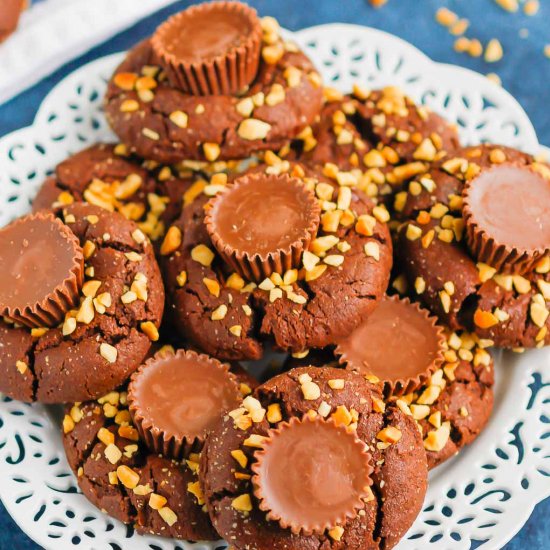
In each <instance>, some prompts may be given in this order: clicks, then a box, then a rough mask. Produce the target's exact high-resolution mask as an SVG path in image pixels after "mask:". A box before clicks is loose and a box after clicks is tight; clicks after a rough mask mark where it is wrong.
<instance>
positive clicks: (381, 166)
mask: <svg viewBox="0 0 550 550" xmlns="http://www.w3.org/2000/svg"><path fill="white" fill-rule="evenodd" d="M458 145H459V141H458V135H457V132H456V129H455V128H454V127H453V126H451V125H450V124H449V123H447V122H446V121H445V120H444V119H443V118H441V117H440V116H438V115H436V114H435V113H432V112H431V111H429V109H427V108H426V107H420V106H417V105H415V104H414V102H413V101H412V100H411V99H410V98H408V97H407V96H405V95H404V94H403V92H401V91H400V90H398V89H397V88H385V89H383V90H377V91H373V92H367V91H364V90H362V89H361V88H360V87H359V86H356V87H355V88H354V92H353V93H352V94H351V95H342V94H340V93H339V92H336V91H335V90H332V89H325V104H324V106H323V109H322V111H321V114H320V117H319V119H318V121H316V122H315V123H314V124H313V125H311V127H308V128H306V129H305V130H304V131H302V133H301V134H300V136H299V139H297V140H295V141H294V142H293V144H292V148H291V149H290V150H288V153H287V150H283V151H282V153H283V154H285V156H286V158H297V159H299V160H300V161H301V162H304V163H307V164H312V165H314V166H321V167H325V171H326V172H327V173H332V172H335V171H337V172H339V174H340V175H339V177H340V178H344V177H346V178H350V179H352V180H353V181H354V184H355V185H357V187H358V188H360V189H362V190H363V191H365V192H366V193H367V195H368V196H369V197H371V198H373V199H374V198H377V199H378V200H382V201H385V202H389V200H390V199H391V197H392V196H393V194H394V193H396V192H398V191H399V190H400V189H401V188H402V186H403V184H404V183H405V182H406V181H408V180H410V179H411V178H413V177H414V176H416V175H418V174H420V173H424V172H425V171H426V170H427V168H428V166H429V163H431V162H433V161H434V160H436V159H440V158H443V157H445V155H446V154H447V153H448V152H449V151H452V150H454V149H456V148H457V147H458Z"/></svg>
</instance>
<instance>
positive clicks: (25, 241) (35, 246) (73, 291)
mask: <svg viewBox="0 0 550 550" xmlns="http://www.w3.org/2000/svg"><path fill="white" fill-rule="evenodd" d="M83 276H84V256H83V253H82V249H81V247H80V244H79V241H78V239H77V238H76V237H75V235H74V234H73V233H72V231H71V230H70V229H69V228H68V227H67V226H66V225H64V224H63V223H62V222H61V221H60V220H58V219H57V218H55V217H54V216H53V215H52V214H50V213H38V214H30V215H28V216H24V217H22V218H19V219H18V220H15V221H14V222H12V223H11V224H9V225H8V226H6V227H4V228H3V229H1V230H0V315H2V316H4V317H8V318H10V319H12V320H14V321H16V322H18V323H21V324H23V325H25V326H28V327H52V326H55V325H56V324H58V323H59V322H60V321H62V320H63V317H64V315H65V313H66V312H67V311H69V310H70V309H71V308H72V307H74V306H75V305H77V304H78V301H79V291H80V287H81V286H82V281H83Z"/></svg>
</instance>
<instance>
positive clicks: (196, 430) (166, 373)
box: [128, 350, 242, 460]
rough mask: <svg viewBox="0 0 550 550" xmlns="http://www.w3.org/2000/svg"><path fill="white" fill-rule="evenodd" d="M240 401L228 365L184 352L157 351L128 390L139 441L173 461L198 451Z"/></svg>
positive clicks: (137, 374) (237, 389)
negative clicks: (217, 425)
mask: <svg viewBox="0 0 550 550" xmlns="http://www.w3.org/2000/svg"><path fill="white" fill-rule="evenodd" d="M241 399H242V394H241V393H240V392H239V387H238V384H237V380H236V378H235V376H234V375H233V374H232V373H231V372H229V365H227V364H224V363H220V362H219V361H217V360H216V359H213V358H212V357H209V356H208V355H204V354H200V353H196V352H194V351H185V350H178V351H177V352H176V353H171V352H169V351H159V352H157V353H156V354H155V355H154V356H153V357H152V358H151V359H149V360H148V361H146V362H145V363H144V364H143V365H142V366H141V367H140V368H139V369H138V370H137V371H136V372H135V373H134V374H133V375H132V378H131V381H130V385H129V387H128V402H129V410H130V414H131V415H132V418H133V421H134V424H135V425H136V428H137V430H138V432H139V434H140V436H141V438H142V439H143V441H145V443H146V445H147V446H148V447H149V449H151V450H152V451H153V452H156V453H159V454H162V455H164V456H166V457H168V458H174V459H177V460H181V459H183V458H185V457H187V456H189V453H192V452H200V450H201V449H202V446H203V444H204V440H205V438H206V436H207V434H208V432H209V431H210V429H211V428H212V426H213V425H214V424H215V423H216V421H217V420H218V419H219V418H220V417H221V416H222V415H223V414H224V413H225V412H227V411H230V410H233V409H234V408H236V407H237V406H238V404H239V402H240V400H241Z"/></svg>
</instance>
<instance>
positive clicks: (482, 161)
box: [394, 145, 550, 348]
mask: <svg viewBox="0 0 550 550" xmlns="http://www.w3.org/2000/svg"><path fill="white" fill-rule="evenodd" d="M394 206H395V211H396V215H397V216H399V217H401V218H402V219H404V220H407V221H406V222H405V223H404V224H403V225H402V227H401V229H400V230H399V247H398V251H399V256H400V260H401V262H402V264H403V268H404V271H405V273H406V275H407V277H408V279H409V283H410V284H411V287H413V288H414V289H415V291H416V293H417V295H418V297H419V298H420V299H421V300H422V301H423V302H424V303H425V304H426V305H427V306H428V307H429V308H430V309H431V310H432V311H433V312H434V313H435V314H437V315H438V316H439V318H440V319H441V321H442V322H443V324H445V325H447V326H449V327H450V328H451V329H452V330H457V329H458V330H468V331H473V332H475V333H476V334H477V335H478V336H479V337H480V338H483V339H488V340H491V341H492V342H493V343H494V344H495V345H497V346H500V347H505V348H517V347H535V346H536V347H540V346H544V345H545V344H548V343H550V332H549V330H548V329H549V328H550V315H549V312H550V222H549V220H550V216H549V214H550V166H548V165H547V164H544V163H541V162H537V161H536V160H535V158H533V157H531V156H530V155H527V154H525V153H521V152H520V151H516V150H513V149H509V148H506V147H500V146H496V145H480V146H475V147H468V148H465V149H462V150H459V151H457V152H455V154H454V155H452V156H449V157H448V158H446V159H444V160H442V161H439V162H436V163H434V164H433V165H432V168H431V169H430V171H429V172H427V173H426V174H423V175H421V176H419V177H417V178H416V179H415V180H414V181H412V182H410V183H409V184H408V187H407V189H406V190H404V191H402V192H400V193H398V194H397V195H396V196H395V205H394Z"/></svg>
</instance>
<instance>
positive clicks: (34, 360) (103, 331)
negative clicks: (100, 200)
mask: <svg viewBox="0 0 550 550" xmlns="http://www.w3.org/2000/svg"><path fill="white" fill-rule="evenodd" d="M59 216H60V219H62V220H64V222H65V224H66V226H67V227H68V228H69V229H70V230H71V231H72V232H73V233H74V235H75V236H76V237H77V238H78V240H79V242H80V245H81V246H82V249H83V251H84V258H85V279H84V285H83V287H82V289H81V296H80V305H79V306H78V308H77V309H74V310H71V311H69V312H68V313H67V314H66V316H65V321H64V322H63V323H62V324H61V326H58V327H53V328H50V329H47V328H40V327H39V328H35V329H32V330H29V329H25V328H21V327H18V326H16V325H14V324H10V323H7V322H5V321H3V322H0V348H1V349H2V353H1V354H0V370H1V372H2V374H3V376H2V391H3V392H4V393H6V395H9V396H10V397H13V398H15V399H19V400H21V401H40V402H44V403H64V402H70V401H85V400H87V399H92V398H95V397H97V396H99V395H102V394H104V393H105V392H107V391H109V390H110V389H112V388H114V387H116V386H118V385H120V384H121V383H122V382H123V381H124V380H125V379H126V378H127V377H128V376H129V375H130V374H131V373H132V372H133V371H134V370H135V369H136V368H137V367H138V366H139V364H140V363H141V361H142V360H143V358H144V357H145V355H146V354H147V352H148V351H149V348H150V347H151V341H152V340H154V339H155V338H158V327H159V325H160V321H161V318H162V313H163V309H164V287H163V284H162V279H161V276H160V271H159V268H158V265H157V262H156V260H155V256H154V253H153V247H152V245H151V243H150V241H149V240H148V239H147V238H146V237H145V235H144V234H143V232H141V231H140V230H139V228H138V227H137V225H136V224H135V223H134V222H132V221H129V220H126V219H125V218H123V217H122V216H121V215H120V214H117V213H112V212H108V211H106V210H104V209H101V208H99V207H96V206H91V205H87V204H83V203H77V204H74V205H72V206H68V207H67V208H66V209H65V210H64V212H63V214H61V213H60V214H59Z"/></svg>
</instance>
